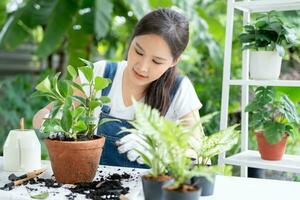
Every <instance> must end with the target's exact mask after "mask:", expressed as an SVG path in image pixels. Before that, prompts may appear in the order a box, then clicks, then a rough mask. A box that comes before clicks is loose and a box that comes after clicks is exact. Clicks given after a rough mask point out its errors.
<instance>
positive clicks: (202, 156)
mask: <svg viewBox="0 0 300 200" xmlns="http://www.w3.org/2000/svg"><path fill="white" fill-rule="evenodd" d="M212 116H213V115H211V114H209V115H207V116H204V117H203V118H202V119H201V122H200V123H199V124H200V125H201V123H206V121H208V120H209V119H210V118H211V117H212ZM237 126H238V124H235V125H233V126H230V127H228V128H226V129H224V130H221V131H219V132H216V133H213V134H212V135H210V136H205V135H204V133H199V134H198V137H197V138H193V140H192V141H193V142H192V143H190V147H191V149H192V150H193V151H194V152H195V154H196V155H197V157H196V163H195V165H194V168H196V169H198V171H201V172H202V173H205V174H206V176H195V177H193V178H192V183H194V184H196V185H198V187H201V188H202V191H201V196H209V195H212V194H213V190H214V180H215V175H216V174H217V173H222V171H223V170H222V168H220V167H219V166H210V165H208V162H209V161H210V160H211V158H212V157H214V156H216V155H218V154H220V153H223V152H225V151H228V150H230V149H231V148H232V146H233V145H235V144H237V142H238V138H239V131H237V130H235V129H236V127H237ZM200 131H202V132H203V130H202V128H201V129H200Z"/></svg>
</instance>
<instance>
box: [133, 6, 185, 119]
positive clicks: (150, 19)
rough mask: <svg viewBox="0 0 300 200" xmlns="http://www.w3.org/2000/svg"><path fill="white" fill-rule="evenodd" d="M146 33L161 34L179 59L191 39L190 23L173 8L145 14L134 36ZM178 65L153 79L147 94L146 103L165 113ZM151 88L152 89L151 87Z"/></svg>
mask: <svg viewBox="0 0 300 200" xmlns="http://www.w3.org/2000/svg"><path fill="white" fill-rule="evenodd" d="M146 34H156V35H159V36H161V37H162V38H163V39H164V40H165V41H166V43H167V44H168V46H169V48H170V50H171V54H172V57H173V59H174V60H175V59H177V58H178V57H179V56H180V55H181V53H182V52H183V51H184V49H185V48H186V46H187V44H188V41H189V23H188V21H187V20H186V18H185V17H184V16H183V15H182V14H180V13H178V12H176V11H174V10H171V9H166V8H161V9H157V10H154V11H152V12H150V13H148V14H147V15H145V16H144V17H143V18H142V19H141V20H140V21H139V22H138V24H137V25H136V27H135V30H134V32H133V35H132V38H131V41H132V40H133V38H134V37H136V36H139V35H146ZM176 75H177V71H176V67H171V68H169V69H168V70H167V71H166V72H165V73H164V74H163V75H162V76H161V77H160V78H159V79H157V80H155V81H153V82H152V83H151V84H150V86H149V87H148V89H147V91H146V95H145V103H146V104H148V105H150V106H151V107H152V108H156V109H158V110H159V111H160V113H161V115H163V116H164V115H165V114H166V113H167V111H168V108H169V105H170V104H171V102H170V101H171V99H170V91H171V89H172V87H173V85H174V83H175V79H176ZM149 88H151V89H149Z"/></svg>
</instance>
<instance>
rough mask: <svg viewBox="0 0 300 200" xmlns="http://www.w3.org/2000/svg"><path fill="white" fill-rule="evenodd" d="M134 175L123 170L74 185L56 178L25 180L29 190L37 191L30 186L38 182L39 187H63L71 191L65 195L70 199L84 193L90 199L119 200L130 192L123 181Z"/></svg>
mask: <svg viewBox="0 0 300 200" xmlns="http://www.w3.org/2000/svg"><path fill="white" fill-rule="evenodd" d="M130 178H134V177H132V176H131V175H130V174H128V173H125V172H123V173H122V174H118V173H113V174H110V175H108V176H102V175H99V176H98V177H97V178H96V179H95V181H93V182H87V183H77V184H75V185H74V187H71V188H70V187H65V186H64V185H63V184H61V183H58V182H56V181H55V180H54V179H52V178H51V179H45V178H35V179H31V180H30V181H27V182H25V183H24V184H23V185H26V188H27V190H33V191H36V190H37V189H32V188H30V185H36V184H38V185H39V187H47V188H60V187H63V188H65V189H68V190H70V191H71V193H69V194H67V195H65V196H66V197H67V199H68V200H73V199H75V198H76V196H77V194H83V195H85V197H86V198H88V199H93V200H105V199H111V200H117V199H120V196H121V195H125V194H127V193H128V192H129V188H128V187H123V185H122V182H121V181H128V180H129V179H130Z"/></svg>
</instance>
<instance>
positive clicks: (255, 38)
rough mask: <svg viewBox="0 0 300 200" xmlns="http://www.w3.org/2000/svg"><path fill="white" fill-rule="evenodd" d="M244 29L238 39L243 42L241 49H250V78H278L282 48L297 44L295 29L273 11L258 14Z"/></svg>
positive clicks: (282, 53)
mask: <svg viewBox="0 0 300 200" xmlns="http://www.w3.org/2000/svg"><path fill="white" fill-rule="evenodd" d="M244 30H245V32H243V33H241V34H240V35H239V39H240V41H241V42H242V43H243V44H244V46H243V50H245V49H250V50H252V51H250V76H251V78H253V79H278V77H279V75H280V68H281V62H282V57H283V56H284V52H285V51H284V49H285V48H289V47H292V46H294V45H296V44H297V37H296V34H295V31H294V30H293V29H291V28H289V27H288V26H286V25H285V24H284V22H282V21H281V19H280V18H279V17H278V16H277V14H276V12H274V11H271V12H269V13H263V14H261V15H259V16H258V17H257V18H256V20H255V21H254V23H253V24H247V25H245V26H244ZM266 71H268V72H269V73H265V72H266ZM270 72H272V73H270Z"/></svg>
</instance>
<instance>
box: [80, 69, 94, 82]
mask: <svg viewBox="0 0 300 200" xmlns="http://www.w3.org/2000/svg"><path fill="white" fill-rule="evenodd" d="M78 70H80V71H81V72H82V73H83V75H84V77H85V78H86V80H87V81H88V82H91V81H92V79H93V69H92V68H91V67H79V68H78Z"/></svg>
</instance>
